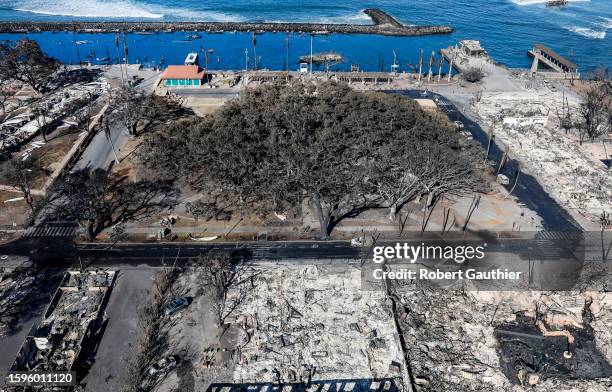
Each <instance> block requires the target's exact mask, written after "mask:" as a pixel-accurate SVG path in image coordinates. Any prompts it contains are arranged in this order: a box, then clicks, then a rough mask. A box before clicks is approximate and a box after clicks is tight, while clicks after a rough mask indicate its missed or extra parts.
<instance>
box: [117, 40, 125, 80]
mask: <svg viewBox="0 0 612 392" xmlns="http://www.w3.org/2000/svg"><path fill="white" fill-rule="evenodd" d="M115 49H116V51H117V65H119V71H120V72H121V84H125V79H124V78H123V67H122V66H121V57H120V56H119V32H118V31H116V32H115Z"/></svg>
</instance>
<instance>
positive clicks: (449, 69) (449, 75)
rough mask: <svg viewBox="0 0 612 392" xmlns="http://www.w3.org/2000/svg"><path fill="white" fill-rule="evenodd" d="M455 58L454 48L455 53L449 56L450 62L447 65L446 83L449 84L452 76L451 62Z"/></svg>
mask: <svg viewBox="0 0 612 392" xmlns="http://www.w3.org/2000/svg"><path fill="white" fill-rule="evenodd" d="M455 56H457V46H455V51H454V52H453V53H451V55H450V62H449V63H448V82H449V83H450V81H451V77H452V76H453V60H455Z"/></svg>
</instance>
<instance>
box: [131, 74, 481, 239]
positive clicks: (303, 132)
mask: <svg viewBox="0 0 612 392" xmlns="http://www.w3.org/2000/svg"><path fill="white" fill-rule="evenodd" d="M141 151H142V154H141V158H142V160H143V162H144V163H145V164H146V165H147V166H148V167H149V168H150V169H152V170H153V171H154V172H155V173H156V174H157V175H159V176H160V177H161V178H164V179H170V178H176V177H178V178H180V179H182V180H184V181H186V182H188V183H189V184H190V185H192V186H193V187H194V188H196V189H198V190H201V191H206V192H211V191H213V190H216V191H220V192H221V193H223V194H225V195H232V196H236V197H237V198H238V200H239V201H240V202H241V203H243V204H248V205H251V206H253V205H257V206H261V205H265V206H268V207H269V208H270V209H275V210H276V211H282V210H284V209H286V208H288V207H291V206H297V205H299V204H298V203H299V201H300V200H302V199H304V198H305V197H306V198H308V199H309V201H310V202H311V204H312V205H313V207H314V210H315V212H316V214H317V217H318V219H319V223H320V225H321V236H322V238H328V237H329V234H330V233H331V231H332V230H333V228H334V226H335V225H336V224H337V223H338V222H340V221H341V220H342V219H343V218H346V217H349V216H354V215H356V214H358V213H359V212H360V211H363V210H364V209H367V208H370V207H372V206H385V207H389V208H390V209H391V211H392V215H393V213H394V212H395V211H397V209H398V208H401V206H402V205H403V204H405V203H407V202H409V201H411V200H412V199H414V198H416V197H418V196H421V195H424V194H429V195H430V197H431V198H435V197H438V196H440V195H441V194H444V193H448V192H465V191H473V190H476V189H477V188H479V186H480V184H482V183H483V182H482V180H481V173H482V171H481V169H480V168H478V167H477V165H478V164H477V163H476V162H482V159H481V158H479V157H478V156H479V152H478V151H479V150H478V149H477V147H476V146H475V145H474V144H471V143H470V142H467V141H465V140H462V139H461V136H460V135H459V134H458V133H457V132H456V131H455V130H454V128H453V127H452V126H451V125H450V124H449V123H448V120H447V119H446V118H445V117H443V116H442V115H439V114H431V113H425V112H423V111H422V110H421V109H420V108H419V107H418V105H417V104H416V103H415V102H414V101H412V100H409V99H406V98H402V97H399V96H393V95H388V94H383V93H359V92H355V91H353V90H352V89H350V88H349V87H348V86H346V85H342V84H337V83H331V82H330V83H324V84H319V85H316V86H315V85H313V84H304V83H301V82H294V83H290V84H288V85H281V84H275V85H271V86H270V85H267V86H262V87H260V88H257V89H252V90H245V91H243V92H242V94H241V97H240V98H239V99H238V100H235V101H232V102H230V103H228V104H226V105H225V106H224V107H223V108H222V109H220V110H219V111H218V112H217V113H215V115H214V116H212V117H208V118H205V119H196V120H194V119H192V120H189V121H182V122H176V123H174V124H173V125H172V126H170V127H169V128H168V129H165V130H163V131H161V132H158V133H155V134H152V135H149V136H148V137H147V140H146V145H145V146H144V148H142V149H141Z"/></svg>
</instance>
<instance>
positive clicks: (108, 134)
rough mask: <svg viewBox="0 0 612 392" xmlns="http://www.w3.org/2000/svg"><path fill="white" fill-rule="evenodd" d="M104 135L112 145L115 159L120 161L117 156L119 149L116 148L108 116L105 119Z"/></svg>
mask: <svg viewBox="0 0 612 392" xmlns="http://www.w3.org/2000/svg"><path fill="white" fill-rule="evenodd" d="M104 136H106V140H108V143H109V144H110V145H111V149H112V150H113V154H114V155H115V161H117V163H120V162H121V161H120V160H119V157H118V156H117V151H116V150H115V143H113V135H112V133H111V128H110V125H109V124H108V118H105V119H104Z"/></svg>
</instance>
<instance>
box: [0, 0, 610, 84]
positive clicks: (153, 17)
mask: <svg viewBox="0 0 612 392" xmlns="http://www.w3.org/2000/svg"><path fill="white" fill-rule="evenodd" d="M544 3H545V0H437V1H414V0H396V1H390V0H375V1H364V2H356V1H351V2H347V1H339V0H310V1H300V0H292V1H284V0H249V1H245V0H233V1H227V0H225V1H220V0H206V1H203V0H167V1H162V0H78V1H77V0H73V1H66V0H0V20H11V21H19V20H40V21H43V20H44V21H49V20H75V19H79V20H82V19H87V20H150V21H162V20H168V21H173V20H174V21H176V20H194V21H261V22H263V21H265V22H322V23H361V24H367V23H370V19H369V18H368V17H367V16H366V15H365V14H363V12H362V11H363V9H364V8H380V9H382V10H384V11H387V12H388V13H390V14H391V15H392V16H394V17H396V18H397V19H398V20H400V21H401V22H403V23H405V24H449V25H451V26H453V27H454V28H455V29H456V31H455V32H454V33H453V34H450V35H439V36H424V37H382V36H371V35H338V34H332V35H328V36H316V37H315V38H314V52H315V53H316V52H326V51H334V52H337V53H340V54H341V55H342V56H343V57H344V61H343V63H341V64H339V65H336V66H335V68H338V69H349V68H350V66H351V65H359V66H360V68H361V69H364V70H371V71H373V70H377V69H378V68H379V67H380V64H381V60H382V63H383V64H384V69H385V70H388V69H389V67H390V65H391V64H392V62H393V58H394V54H393V53H394V52H395V53H396V55H397V57H398V60H399V63H400V67H401V69H404V70H406V69H409V68H408V64H416V63H417V62H418V56H419V53H420V50H421V49H423V50H424V52H425V53H430V52H431V51H432V50H437V49H439V48H441V47H446V46H449V45H453V44H455V43H457V42H458V41H459V40H461V39H476V40H480V41H481V43H482V45H483V47H484V48H485V49H486V50H487V51H488V52H489V54H490V55H491V56H492V57H493V58H494V59H495V60H496V61H498V62H499V63H502V64H505V65H507V66H509V67H512V68H528V67H529V65H530V60H529V58H528V57H527V55H526V53H527V50H528V49H530V48H531V47H532V45H533V44H534V43H536V42H538V43H543V44H545V45H546V46H549V47H550V48H552V49H554V50H556V51H557V52H559V53H560V54H562V55H564V56H566V57H568V58H570V59H571V60H573V61H574V62H575V63H577V64H578V66H579V69H580V70H581V71H582V72H583V73H584V72H588V71H590V70H593V69H595V68H596V67H598V66H604V67H608V68H612V0H575V1H571V0H570V2H569V4H568V5H567V6H565V7H560V8H547V7H546V6H545V4H544ZM201 35H202V37H201V38H199V39H196V40H192V41H189V40H186V34H185V33H159V34H155V35H137V34H129V35H128V36H127V45H128V48H129V61H130V62H134V61H140V62H143V63H146V64H148V65H158V64H159V63H160V61H163V63H165V64H175V63H182V61H183V59H184V57H185V55H186V54H187V53H188V52H190V51H198V52H203V51H210V53H211V55H210V61H209V67H210V68H213V69H214V68H221V69H244V67H245V59H246V58H248V59H249V62H250V63H251V64H252V62H253V60H252V59H251V58H252V43H251V36H250V34H248V33H225V34H206V33H201ZM23 36H25V34H0V40H15V39H19V38H21V37H23ZM27 36H28V37H29V38H32V39H35V40H37V41H39V42H40V44H41V46H42V47H43V48H44V49H45V50H46V51H47V52H49V53H50V54H51V55H53V56H55V57H57V58H59V59H60V60H62V61H64V62H71V63H75V62H77V61H78V58H79V55H80V57H81V59H83V60H85V59H94V60H95V59H96V58H101V57H106V53H107V50H108V53H110V57H112V58H115V57H116V56H115V49H114V41H115V36H114V34H76V36H74V35H73V34H72V33H30V34H27ZM285 37H286V35H285V34H284V33H277V34H274V33H265V34H261V35H259V36H258V38H257V55H258V57H259V58H260V59H259V63H260V65H261V67H262V68H269V69H276V70H278V69H284V68H285V66H286V65H285V63H286V61H285ZM75 43H76V44H77V45H75ZM77 46H78V54H77V49H76V47H77ZM245 51H248V54H247V53H245ZM289 52H290V61H289V67H290V68H291V69H295V68H297V63H298V62H299V60H298V59H299V56H302V55H307V54H308V53H309V52H310V36H309V35H306V34H305V35H300V34H291V35H290V37H289ZM88 56H89V57H88Z"/></svg>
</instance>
